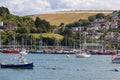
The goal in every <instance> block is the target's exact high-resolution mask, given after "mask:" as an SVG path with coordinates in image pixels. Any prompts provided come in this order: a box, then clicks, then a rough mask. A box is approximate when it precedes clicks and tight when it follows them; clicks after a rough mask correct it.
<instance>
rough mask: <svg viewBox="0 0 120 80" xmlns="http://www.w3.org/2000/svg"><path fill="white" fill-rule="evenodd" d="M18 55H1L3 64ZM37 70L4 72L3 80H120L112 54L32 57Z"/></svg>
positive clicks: (1, 77) (30, 56)
mask: <svg viewBox="0 0 120 80" xmlns="http://www.w3.org/2000/svg"><path fill="white" fill-rule="evenodd" d="M16 57H18V55H13V54H2V53H1V54H0V61H5V62H9V63H10V62H11V61H12V60H13V59H12V58H16ZM25 58H26V59H27V60H29V62H33V63H34V68H33V69H0V80H119V79H120V72H115V71H114V69H115V68H118V69H119V68H120V64H112V63H111V56H110V55H92V56H91V57H90V58H76V57H75V55H74V54H72V55H70V58H66V55H65V54H28V55H25Z"/></svg>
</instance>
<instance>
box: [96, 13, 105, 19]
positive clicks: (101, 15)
mask: <svg viewBox="0 0 120 80" xmlns="http://www.w3.org/2000/svg"><path fill="white" fill-rule="evenodd" d="M96 18H105V15H104V14H103V13H98V14H96Z"/></svg>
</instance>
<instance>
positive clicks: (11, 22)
mask: <svg viewBox="0 0 120 80" xmlns="http://www.w3.org/2000/svg"><path fill="white" fill-rule="evenodd" d="M14 28H17V23H15V22H13V21H9V22H8V23H7V29H9V30H13V29H14Z"/></svg>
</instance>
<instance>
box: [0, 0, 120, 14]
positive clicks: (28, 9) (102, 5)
mask: <svg viewBox="0 0 120 80" xmlns="http://www.w3.org/2000/svg"><path fill="white" fill-rule="evenodd" d="M119 5H120V0H0V6H4V7H7V8H8V9H9V10H10V12H11V13H12V14H16V15H31V14H39V13H47V12H53V11H61V10H62V11H63V10H119V9H120V6H119Z"/></svg>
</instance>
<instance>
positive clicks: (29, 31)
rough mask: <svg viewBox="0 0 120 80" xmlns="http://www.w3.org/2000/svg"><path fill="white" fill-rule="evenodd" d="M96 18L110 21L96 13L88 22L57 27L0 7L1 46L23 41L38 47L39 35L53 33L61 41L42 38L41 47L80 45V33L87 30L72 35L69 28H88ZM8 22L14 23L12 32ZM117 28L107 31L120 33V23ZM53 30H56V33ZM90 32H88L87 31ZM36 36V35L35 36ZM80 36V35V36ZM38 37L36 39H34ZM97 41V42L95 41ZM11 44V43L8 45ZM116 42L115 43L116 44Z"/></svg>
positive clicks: (38, 18) (54, 38)
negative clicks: (57, 35)
mask: <svg viewBox="0 0 120 80" xmlns="http://www.w3.org/2000/svg"><path fill="white" fill-rule="evenodd" d="M118 16H119V18H120V12H119V15H118ZM96 18H106V19H111V17H110V16H109V15H107V16H105V15H104V14H103V13H98V14H96V15H93V16H89V17H88V20H82V19H80V20H78V21H76V22H74V23H70V24H67V25H64V22H63V23H61V24H60V25H59V26H55V25H51V24H50V23H49V22H48V21H46V20H42V19H41V18H40V17H36V19H35V20H33V19H31V18H30V17H29V16H17V15H14V14H11V13H10V11H9V9H8V8H6V7H0V21H3V23H4V25H3V26H0V29H1V36H2V37H1V39H2V44H3V45H7V44H12V41H13V39H14V35H15V39H16V45H20V44H21V43H22V40H23V39H24V41H25V43H24V44H26V45H31V40H32V42H33V43H32V44H34V45H38V44H39V43H38V41H39V40H40V34H41V33H48V34H50V33H54V34H59V35H61V36H63V38H62V39H57V38H56V37H44V36H42V40H43V45H50V46H53V45H56V44H58V43H59V45H62V46H65V45H66V46H73V45H75V44H76V45H77V46H79V45H78V44H79V43H80V42H79V41H80V37H81V38H82V39H81V42H83V41H84V38H85V35H83V34H82V33H83V32H84V31H87V29H84V30H83V31H77V32H76V33H73V32H72V30H71V28H72V27H79V26H81V27H82V26H86V27H89V25H91V24H92V23H93V21H94V19H96ZM9 21H12V22H15V23H16V24H17V28H14V29H13V30H10V29H8V28H7V23H8V22H9ZM118 24H119V27H118V28H117V29H110V30H108V31H113V32H118V33H120V29H119V28H120V21H118ZM54 30H57V31H56V32H55V31H54ZM87 32H90V31H87ZM97 32H103V33H104V34H105V33H106V32H107V31H106V30H102V31H100V30H98V31H97ZM35 34H36V35H35ZM80 34H81V35H80ZM36 36H38V37H36ZM97 41H98V40H97ZM97 41H96V40H92V39H90V38H87V42H89V43H91V42H97ZM10 42H11V43H10ZM117 43H118V42H115V44H117Z"/></svg>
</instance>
